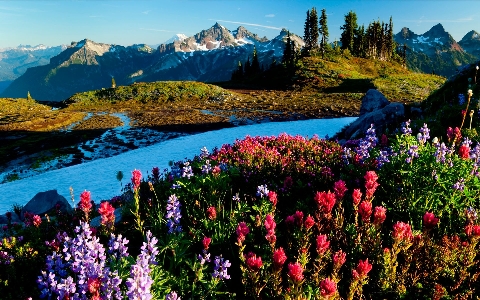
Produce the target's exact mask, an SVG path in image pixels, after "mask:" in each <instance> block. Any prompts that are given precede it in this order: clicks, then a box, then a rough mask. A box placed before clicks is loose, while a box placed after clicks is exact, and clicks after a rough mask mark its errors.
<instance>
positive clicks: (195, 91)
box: [67, 81, 224, 107]
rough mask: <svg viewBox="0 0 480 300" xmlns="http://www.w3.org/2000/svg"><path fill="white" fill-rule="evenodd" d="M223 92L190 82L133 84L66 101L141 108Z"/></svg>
mask: <svg viewBox="0 0 480 300" xmlns="http://www.w3.org/2000/svg"><path fill="white" fill-rule="evenodd" d="M223 92H224V91H223V89H221V88H220V87H217V86H214V85H209V84H205V83H200V82H190V81H158V82H152V83H143V82H142V83H134V84H132V85H129V86H118V87H117V88H115V89H104V90H96V91H89V92H84V93H78V94H75V95H73V96H72V97H70V98H69V99H68V100H67V103H71V105H72V106H74V107H76V106H80V107H88V106H96V105H100V104H102V103H110V104H114V103H117V102H118V103H122V102H127V101H133V102H139V103H143V104H147V103H151V104H155V103H168V102H181V101H188V100H189V99H192V98H196V99H204V100H208V99H211V98H214V97H216V96H218V95H220V94H222V93H223Z"/></svg>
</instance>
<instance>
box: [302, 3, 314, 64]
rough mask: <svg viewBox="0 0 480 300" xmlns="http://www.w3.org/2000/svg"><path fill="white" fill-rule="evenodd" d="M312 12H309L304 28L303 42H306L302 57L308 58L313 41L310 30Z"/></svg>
mask: <svg viewBox="0 0 480 300" xmlns="http://www.w3.org/2000/svg"><path fill="white" fill-rule="evenodd" d="M310 24H311V22H310V10H307V18H306V20H305V26H304V28H303V41H304V42H305V46H304V47H303V49H302V55H303V56H308V54H309V52H310V48H309V47H310V45H311V41H312V37H311V35H310V34H311V30H310Z"/></svg>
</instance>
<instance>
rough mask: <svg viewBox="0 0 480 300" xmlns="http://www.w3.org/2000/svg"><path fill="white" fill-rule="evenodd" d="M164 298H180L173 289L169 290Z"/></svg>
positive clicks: (173, 299)
mask: <svg viewBox="0 0 480 300" xmlns="http://www.w3.org/2000/svg"><path fill="white" fill-rule="evenodd" d="M165 300H181V298H180V297H179V296H178V295H177V293H176V292H175V291H171V292H170V293H168V294H167V295H166V296H165Z"/></svg>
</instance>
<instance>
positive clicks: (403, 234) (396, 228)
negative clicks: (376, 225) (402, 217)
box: [392, 222, 413, 241]
mask: <svg viewBox="0 0 480 300" xmlns="http://www.w3.org/2000/svg"><path fill="white" fill-rule="evenodd" d="M392 235H393V239H394V240H396V241H403V240H405V241H410V240H412V239H413V234H412V228H411V227H410V225H409V224H407V223H404V222H397V223H395V225H393V234H392Z"/></svg>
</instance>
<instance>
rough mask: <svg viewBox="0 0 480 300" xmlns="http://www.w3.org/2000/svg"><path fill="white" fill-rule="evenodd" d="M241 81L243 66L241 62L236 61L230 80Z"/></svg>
mask: <svg viewBox="0 0 480 300" xmlns="http://www.w3.org/2000/svg"><path fill="white" fill-rule="evenodd" d="M242 79H243V66H242V62H241V61H238V66H237V69H236V70H234V71H233V73H232V80H242Z"/></svg>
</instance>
